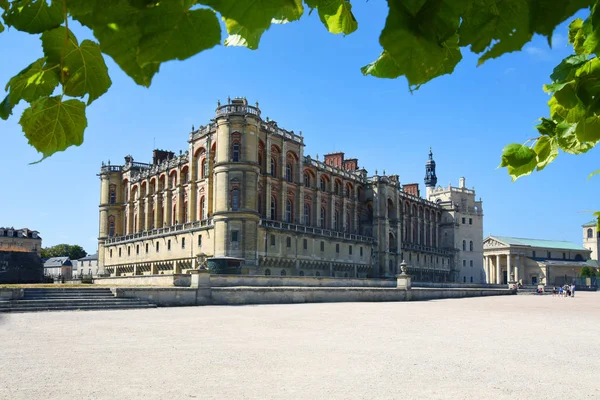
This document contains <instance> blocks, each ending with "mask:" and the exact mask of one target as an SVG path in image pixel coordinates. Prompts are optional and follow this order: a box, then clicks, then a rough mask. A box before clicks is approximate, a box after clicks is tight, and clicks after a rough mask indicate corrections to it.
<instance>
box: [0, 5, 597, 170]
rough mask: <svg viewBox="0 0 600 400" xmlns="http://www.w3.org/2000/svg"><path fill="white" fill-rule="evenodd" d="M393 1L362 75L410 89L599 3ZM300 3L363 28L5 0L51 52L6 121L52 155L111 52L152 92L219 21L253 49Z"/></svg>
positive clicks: (22, 81)
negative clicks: (80, 36) (404, 83)
mask: <svg viewBox="0 0 600 400" xmlns="http://www.w3.org/2000/svg"><path fill="white" fill-rule="evenodd" d="M387 2H388V6H389V14H388V16H387V19H386V22H385V27H384V28H383V30H382V32H381V35H380V38H379V42H380V44H381V46H382V53H381V55H380V56H379V58H378V59H377V60H375V61H374V62H372V63H370V64H369V65H366V66H364V67H363V68H362V72H363V74H365V75H372V76H375V77H379V78H397V77H399V76H405V77H406V78H407V80H408V83H409V88H410V90H413V89H417V88H418V87H419V86H420V85H422V84H424V83H426V82H428V81H430V80H431V79H433V78H435V77H438V76H440V75H444V74H450V73H452V72H453V70H454V68H455V66H456V65H457V64H458V63H459V62H460V61H461V59H462V55H461V48H465V47H470V49H471V51H473V52H475V53H477V54H480V55H481V56H480V58H479V63H480V64H481V63H483V62H485V61H486V60H489V59H492V58H496V57H499V56H501V55H502V54H505V53H509V52H512V51H517V50H520V49H521V48H522V47H523V46H524V45H525V44H526V43H528V42H529V41H530V40H531V39H532V37H533V35H534V34H541V35H544V36H546V37H547V38H548V41H549V43H550V41H551V37H552V33H553V31H554V29H555V27H556V26H557V25H558V24H560V23H561V22H563V21H565V20H566V19H567V18H569V17H570V16H572V15H573V14H574V13H575V12H576V11H578V10H580V9H582V8H586V7H590V6H592V5H593V4H594V3H595V2H594V1H593V0H561V1H549V0H544V1H542V0H503V1H498V0H417V1H414V0H388V1H387ZM304 5H306V6H307V7H308V8H309V9H310V10H311V12H312V11H314V10H317V13H318V15H319V17H320V19H321V21H322V22H323V24H324V25H325V27H326V28H327V30H328V31H329V32H331V33H333V34H343V35H348V34H351V33H352V32H354V31H356V29H358V22H357V19H356V18H355V16H354V14H353V13H352V6H351V4H350V2H349V1H347V0H304V3H303V1H302V0H269V1H258V2H257V1H249V0H12V1H9V0H0V7H1V8H2V9H3V10H4V12H3V14H2V21H3V23H4V24H5V25H7V26H9V27H12V28H15V29H17V30H19V31H22V32H26V33H29V34H34V35H40V39H41V45H42V53H43V54H42V57H40V58H38V59H37V60H35V61H33V62H32V63H31V64H30V65H28V66H26V67H25V68H24V69H23V70H22V71H21V72H19V73H18V74H17V75H15V76H14V77H13V78H11V79H10V80H9V82H8V84H7V86H6V90H7V91H8V94H7V96H6V98H5V99H4V101H2V103H0V117H2V118H4V119H7V118H8V117H9V116H10V115H11V113H12V110H13V108H14V106H15V105H17V104H18V103H19V102H20V101H21V100H24V101H26V102H28V103H29V107H28V108H26V109H25V110H24V112H23V114H22V115H21V119H20V121H19V122H20V124H21V127H22V129H23V132H24V133H25V136H26V137H27V139H28V140H29V143H30V144H31V145H32V146H34V147H35V148H36V149H37V150H38V151H39V152H40V153H42V156H43V158H46V157H48V156H50V155H52V154H53V153H55V152H57V151H63V150H65V149H66V148H68V147H69V146H73V145H76V146H77V145H80V144H81V143H82V142H83V132H84V130H85V128H86V126H87V119H86V108H87V106H89V105H90V104H91V103H92V102H93V101H94V100H96V99H97V98H98V97H100V96H102V95H103V94H104V93H105V92H106V91H107V90H108V89H109V88H110V86H111V84H112V82H111V79H110V77H109V74H108V70H107V68H106V64H105V63H104V55H108V56H110V57H112V58H113V59H114V61H115V62H116V64H117V65H119V67H120V68H121V69H122V70H123V71H124V72H125V73H126V74H127V75H129V76H130V77H131V78H132V79H133V80H134V81H135V82H136V83H137V84H139V85H143V86H146V87H149V86H150V84H151V82H152V78H153V76H154V75H155V74H156V73H157V72H158V70H159V68H160V65H161V63H163V62H165V61H169V60H185V59H187V58H189V57H191V56H193V55H195V54H197V53H200V52H202V51H204V50H207V49H210V48H212V47H214V46H216V45H219V44H220V43H221V25H220V22H219V19H218V18H217V15H220V17H221V19H222V20H223V21H224V25H225V29H226V31H227V33H228V36H227V38H226V39H225V40H224V45H225V46H244V47H247V48H249V49H253V50H255V49H257V48H258V46H259V42H260V38H261V36H262V35H263V34H264V33H265V32H266V31H267V30H268V29H269V27H270V26H271V24H272V23H277V24H281V23H287V22H292V21H296V20H299V19H300V18H301V17H302V15H303V14H304V8H305V7H304ZM72 20H76V21H78V22H80V23H81V24H82V25H83V26H85V27H87V28H89V29H90V30H91V31H92V32H93V34H94V36H95V38H96V39H97V41H91V40H84V41H83V42H81V43H80V42H79V41H78V40H77V38H76V37H75V36H74V35H73V32H71V30H70V29H69V21H72ZM3 30H4V25H3V24H2V22H0V32H1V31H3ZM58 87H60V90H59V91H60V94H58V95H56V94H55V93H56V92H57V88H58ZM84 98H85V99H86V102H83V101H82V100H81V99H84ZM43 158H42V159H43ZM509 165H512V164H511V163H509Z"/></svg>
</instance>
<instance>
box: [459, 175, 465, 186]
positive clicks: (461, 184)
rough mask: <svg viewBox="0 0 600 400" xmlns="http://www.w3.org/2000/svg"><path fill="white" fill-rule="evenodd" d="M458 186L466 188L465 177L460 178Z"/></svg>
mask: <svg viewBox="0 0 600 400" xmlns="http://www.w3.org/2000/svg"><path fill="white" fill-rule="evenodd" d="M458 187H459V188H460V189H464V188H465V178H464V177H460V178H459V179H458Z"/></svg>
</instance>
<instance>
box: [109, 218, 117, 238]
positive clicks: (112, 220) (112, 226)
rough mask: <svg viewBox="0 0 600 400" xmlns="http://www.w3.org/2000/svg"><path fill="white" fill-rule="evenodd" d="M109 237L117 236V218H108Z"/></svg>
mask: <svg viewBox="0 0 600 400" xmlns="http://www.w3.org/2000/svg"><path fill="white" fill-rule="evenodd" d="M108 236H115V217H113V216H112V215H111V216H110V217H108Z"/></svg>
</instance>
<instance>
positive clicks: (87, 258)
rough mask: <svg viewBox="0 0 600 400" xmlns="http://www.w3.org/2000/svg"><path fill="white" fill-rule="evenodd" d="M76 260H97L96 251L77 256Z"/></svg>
mask: <svg viewBox="0 0 600 400" xmlns="http://www.w3.org/2000/svg"><path fill="white" fill-rule="evenodd" d="M77 261H98V253H96V254H88V255H87V256H85V257H81V258H78V259H77Z"/></svg>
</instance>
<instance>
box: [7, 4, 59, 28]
mask: <svg viewBox="0 0 600 400" xmlns="http://www.w3.org/2000/svg"><path fill="white" fill-rule="evenodd" d="M2 16H3V17H4V22H5V23H6V25H8V26H12V27H14V28H16V29H18V30H20V31H23V32H28V33H42V32H44V31H47V30H49V29H52V28H56V27H57V26H59V25H60V24H62V23H63V21H64V17H63V11H62V6H61V2H60V0H51V1H50V4H48V1H47V0H14V1H12V2H11V3H10V8H9V9H8V10H7V11H5V12H4V13H3V14H2Z"/></svg>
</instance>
